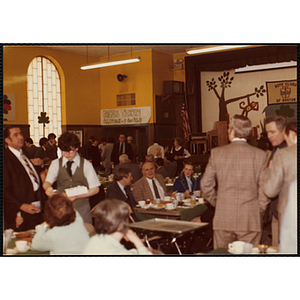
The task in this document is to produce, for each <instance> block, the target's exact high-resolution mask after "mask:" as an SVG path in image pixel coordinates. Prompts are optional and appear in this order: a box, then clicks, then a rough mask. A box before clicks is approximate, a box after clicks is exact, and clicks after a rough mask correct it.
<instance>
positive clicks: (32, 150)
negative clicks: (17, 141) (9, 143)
mask: <svg viewBox="0 0 300 300" xmlns="http://www.w3.org/2000/svg"><path fill="white" fill-rule="evenodd" d="M25 147H26V151H27V154H28V155H27V156H28V158H35V157H36V155H35V154H36V152H37V150H38V147H37V146H36V145H34V144H33V140H32V138H27V139H25Z"/></svg>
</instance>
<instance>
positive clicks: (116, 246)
mask: <svg viewBox="0 0 300 300" xmlns="http://www.w3.org/2000/svg"><path fill="white" fill-rule="evenodd" d="M92 217H93V218H95V230H96V233H97V234H96V235H94V236H93V237H91V238H90V240H89V241H88V243H87V245H86V247H85V249H84V251H83V252H82V254H86V255H151V254H152V253H151V252H150V251H148V250H147V248H146V247H145V245H144V244H143V242H142V241H141V240H140V238H139V237H138V236H137V235H136V233H135V232H133V231H132V230H131V229H129V222H128V217H129V210H128V205H127V204H126V203H125V202H124V201H120V200H116V199H112V200H104V201H102V202H100V203H99V204H97V205H96V206H95V207H94V209H93V211H92ZM122 239H125V240H126V241H129V242H131V243H133V244H134V246H135V248H133V249H130V250H127V249H126V248H125V247H124V246H123V245H122V244H121V241H122Z"/></svg>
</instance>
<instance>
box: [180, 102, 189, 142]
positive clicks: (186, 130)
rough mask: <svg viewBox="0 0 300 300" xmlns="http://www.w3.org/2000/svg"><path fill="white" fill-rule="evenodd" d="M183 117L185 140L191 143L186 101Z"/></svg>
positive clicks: (182, 109) (183, 106) (182, 110)
mask: <svg viewBox="0 0 300 300" xmlns="http://www.w3.org/2000/svg"><path fill="white" fill-rule="evenodd" d="M181 116H182V124H183V133H184V138H185V140H186V141H189V136H190V135H191V128H190V123H189V115H188V112H187V107H186V103H185V101H183V103H182V108H181Z"/></svg>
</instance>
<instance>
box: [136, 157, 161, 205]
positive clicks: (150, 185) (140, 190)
mask: <svg viewBox="0 0 300 300" xmlns="http://www.w3.org/2000/svg"><path fill="white" fill-rule="evenodd" d="M142 173H143V175H144V176H143V177H142V178H141V179H140V180H138V181H137V182H136V183H135V184H134V185H133V192H132V193H133V197H134V199H135V201H136V202H138V201H141V200H147V199H150V200H153V199H158V198H159V199H164V196H165V195H166V193H167V187H166V185H165V182H164V178H163V177H162V176H161V175H160V174H155V167H154V165H153V163H152V162H145V163H144V164H143V167H142Z"/></svg>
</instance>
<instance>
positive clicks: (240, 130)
mask: <svg viewBox="0 0 300 300" xmlns="http://www.w3.org/2000/svg"><path fill="white" fill-rule="evenodd" d="M232 129H233V130H234V135H235V137H237V138H244V139H246V140H250V139H251V137H252V124H251V121H250V120H249V118H247V117H245V116H241V115H234V116H233V118H232V120H231V122H230V125H229V130H230V131H231V130H232Z"/></svg>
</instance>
